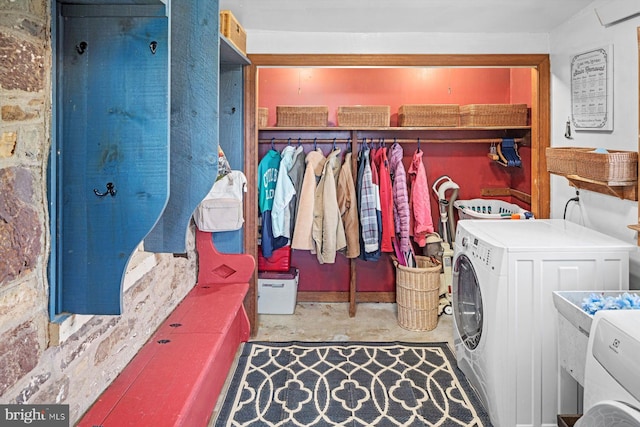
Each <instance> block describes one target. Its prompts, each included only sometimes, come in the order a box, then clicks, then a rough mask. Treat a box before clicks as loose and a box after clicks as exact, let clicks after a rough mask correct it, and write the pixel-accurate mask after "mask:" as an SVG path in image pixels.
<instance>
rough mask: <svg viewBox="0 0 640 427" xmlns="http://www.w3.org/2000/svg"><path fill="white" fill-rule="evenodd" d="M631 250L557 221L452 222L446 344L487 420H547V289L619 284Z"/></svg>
mask: <svg viewBox="0 0 640 427" xmlns="http://www.w3.org/2000/svg"><path fill="white" fill-rule="evenodd" d="M634 248H635V246H633V245H631V244H628V243H625V242H622V241H620V240H618V239H615V238H612V237H610V236H607V235H604V234H602V233H599V232H596V231H593V230H590V229H588V228H585V227H583V226H580V225H577V224H575V223H571V222H568V221H564V220H542V219H534V220H462V221H459V222H458V226H457V232H456V239H455V245H454V259H453V286H452V287H453V289H452V291H453V295H452V296H453V311H454V346H455V350H456V357H457V361H458V366H459V367H460V369H461V370H462V372H463V373H464V374H465V375H466V377H467V378H468V380H469V381H470V382H471V384H472V385H473V386H474V388H475V389H476V391H477V392H478V394H479V396H480V398H481V400H482V401H483V403H484V404H485V407H486V409H487V412H488V413H489V416H490V418H491V421H492V423H493V424H494V426H496V427H514V426H529V427H531V426H534V427H539V426H545V427H552V426H553V427H555V426H556V425H557V424H556V421H557V414H558V406H559V405H558V402H559V401H560V398H561V396H559V393H558V378H559V375H560V367H559V365H558V357H557V327H556V323H557V313H556V311H555V308H554V305H553V296H552V291H555V290H587V291H588V290H596V289H600V290H626V289H628V287H629V252H630V251H631V250H633V249H634ZM574 392H575V393H576V394H577V383H576V387H575V389H574ZM562 397H563V398H564V396H562Z"/></svg>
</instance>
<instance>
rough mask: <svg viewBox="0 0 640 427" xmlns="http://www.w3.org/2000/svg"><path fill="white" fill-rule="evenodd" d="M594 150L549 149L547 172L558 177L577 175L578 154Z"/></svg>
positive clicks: (582, 148) (574, 148) (578, 148)
mask: <svg viewBox="0 0 640 427" xmlns="http://www.w3.org/2000/svg"><path fill="white" fill-rule="evenodd" d="M592 150H593V148H584V147H547V148H546V158H547V171H549V172H551V173H555V174H558V175H575V174H576V153H577V152H579V151H592Z"/></svg>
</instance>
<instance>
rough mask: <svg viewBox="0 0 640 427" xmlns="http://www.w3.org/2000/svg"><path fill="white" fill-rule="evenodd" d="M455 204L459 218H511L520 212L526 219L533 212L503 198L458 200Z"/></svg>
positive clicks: (521, 216)
mask: <svg viewBox="0 0 640 427" xmlns="http://www.w3.org/2000/svg"><path fill="white" fill-rule="evenodd" d="M453 206H454V207H455V208H456V209H458V219H511V218H512V216H513V215H514V214H520V216H519V217H518V218H523V219H524V218H525V217H528V215H526V214H529V215H530V214H531V213H530V212H529V211H527V210H525V209H522V208H521V207H520V206H518V205H514V204H513V203H507V202H504V201H502V200H491V199H471V200H456V201H455V202H453ZM532 217H533V216H531V218H532Z"/></svg>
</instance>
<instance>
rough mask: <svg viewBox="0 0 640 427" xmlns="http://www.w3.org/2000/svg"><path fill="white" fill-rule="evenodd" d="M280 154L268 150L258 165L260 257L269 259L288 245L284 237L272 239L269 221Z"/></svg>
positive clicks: (270, 222)
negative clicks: (260, 224)
mask: <svg viewBox="0 0 640 427" xmlns="http://www.w3.org/2000/svg"><path fill="white" fill-rule="evenodd" d="M279 167H280V153H278V152H277V151H276V150H269V151H268V152H267V154H265V156H264V157H263V158H262V160H261V161H260V163H259V164H258V207H259V208H260V217H261V221H262V226H261V243H260V246H261V248H262V255H263V256H264V257H265V258H270V257H271V256H272V255H273V251H274V250H276V249H279V248H281V247H283V246H285V245H286V244H287V243H288V239H287V238H286V237H278V238H276V237H274V236H273V228H272V221H271V209H272V208H273V197H274V195H275V189H276V183H277V181H278V169H279Z"/></svg>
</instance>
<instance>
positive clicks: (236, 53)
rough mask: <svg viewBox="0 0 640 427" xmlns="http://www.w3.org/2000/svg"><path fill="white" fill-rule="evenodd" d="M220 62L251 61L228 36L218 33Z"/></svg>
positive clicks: (229, 63)
mask: <svg viewBox="0 0 640 427" xmlns="http://www.w3.org/2000/svg"><path fill="white" fill-rule="evenodd" d="M220 64H223V65H249V64H251V61H249V58H247V56H246V55H245V54H244V53H243V52H242V51H241V50H240V49H238V48H237V47H235V45H234V44H233V43H231V41H230V40H229V39H228V38H226V37H225V36H223V35H222V34H220Z"/></svg>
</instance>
